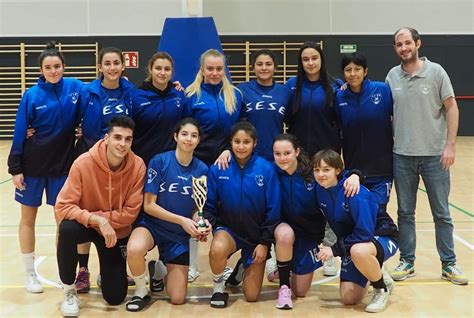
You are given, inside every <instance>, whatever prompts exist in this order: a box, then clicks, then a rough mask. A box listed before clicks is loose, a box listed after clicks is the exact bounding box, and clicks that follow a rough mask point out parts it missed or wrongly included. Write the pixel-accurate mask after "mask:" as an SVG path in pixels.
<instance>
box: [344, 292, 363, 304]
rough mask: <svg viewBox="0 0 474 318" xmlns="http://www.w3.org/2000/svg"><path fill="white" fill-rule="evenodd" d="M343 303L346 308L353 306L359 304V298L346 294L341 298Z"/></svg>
mask: <svg viewBox="0 0 474 318" xmlns="http://www.w3.org/2000/svg"><path fill="white" fill-rule="evenodd" d="M341 302H342V304H343V305H344V306H352V305H356V304H358V303H359V300H358V299H357V297H355V296H354V295H351V294H345V295H343V296H342V297H341Z"/></svg>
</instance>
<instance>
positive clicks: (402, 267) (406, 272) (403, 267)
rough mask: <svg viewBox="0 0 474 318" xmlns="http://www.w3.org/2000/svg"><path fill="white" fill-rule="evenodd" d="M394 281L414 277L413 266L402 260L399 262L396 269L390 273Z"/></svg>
mask: <svg viewBox="0 0 474 318" xmlns="http://www.w3.org/2000/svg"><path fill="white" fill-rule="evenodd" d="M390 275H391V276H392V278H393V279H394V280H398V281H400V280H405V279H407V278H408V277H413V276H415V265H414V264H413V263H410V262H408V261H406V260H404V259H401V260H400V263H399V264H398V266H397V267H395V269H394V270H393V272H391V273H390Z"/></svg>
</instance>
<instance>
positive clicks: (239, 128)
mask: <svg viewBox="0 0 474 318" xmlns="http://www.w3.org/2000/svg"><path fill="white" fill-rule="evenodd" d="M256 144H257V133H256V130H255V127H253V126H252V124H251V123H249V122H247V121H241V122H238V123H237V124H235V126H234V127H233V128H232V133H231V147H232V159H231V161H230V166H229V169H226V170H219V168H218V167H217V166H215V165H214V166H212V167H211V168H210V171H209V177H208V199H207V202H206V207H205V209H204V210H205V213H206V218H207V219H208V220H209V221H210V222H211V224H212V225H213V228H214V229H215V230H214V236H213V240H212V244H211V249H210V251H209V262H210V266H211V271H212V278H213V282H214V292H213V295H212V298H211V301H210V305H211V307H215V308H224V307H226V306H227V302H228V298H229V295H228V294H227V293H224V277H223V276H224V269H225V266H226V264H227V259H228V257H229V255H232V254H233V253H235V252H236V251H238V250H241V258H242V264H243V267H244V269H245V272H244V279H243V292H244V296H245V299H246V300H247V301H250V302H254V301H257V299H258V296H259V294H260V290H261V288H262V280H263V275H264V271H265V263H266V259H267V258H268V256H269V247H270V245H271V243H272V242H273V231H274V229H275V226H276V225H277V224H278V223H279V221H280V189H279V186H278V179H277V176H276V173H275V171H274V168H273V166H272V164H270V163H269V162H268V161H267V160H265V159H263V158H261V157H259V156H257V155H256V154H254V153H253V151H254V149H255V146H256Z"/></svg>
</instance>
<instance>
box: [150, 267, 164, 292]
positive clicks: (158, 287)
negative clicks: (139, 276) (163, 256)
mask: <svg viewBox="0 0 474 318" xmlns="http://www.w3.org/2000/svg"><path fill="white" fill-rule="evenodd" d="M155 264H156V261H150V262H149V263H148V274H149V275H150V291H152V292H154V293H158V292H161V291H163V289H165V282H164V280H163V279H154V278H153V276H154V275H155Z"/></svg>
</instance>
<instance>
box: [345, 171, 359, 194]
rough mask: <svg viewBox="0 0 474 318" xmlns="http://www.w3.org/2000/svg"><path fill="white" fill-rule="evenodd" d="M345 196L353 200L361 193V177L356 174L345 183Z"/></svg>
mask: <svg viewBox="0 0 474 318" xmlns="http://www.w3.org/2000/svg"><path fill="white" fill-rule="evenodd" d="M343 186H344V194H345V195H346V197H348V198H352V197H353V196H355V195H356V194H358V193H359V190H360V182H359V176H358V175H356V174H352V175H351V176H350V177H349V178H347V179H346V181H344V185H343Z"/></svg>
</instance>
